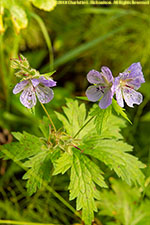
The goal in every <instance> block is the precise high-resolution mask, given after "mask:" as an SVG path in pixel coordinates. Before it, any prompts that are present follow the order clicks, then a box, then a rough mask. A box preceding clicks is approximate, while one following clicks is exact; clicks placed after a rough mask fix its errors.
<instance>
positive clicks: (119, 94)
mask: <svg viewBox="0 0 150 225" xmlns="http://www.w3.org/2000/svg"><path fill="white" fill-rule="evenodd" d="M120 80H121V76H118V77H116V78H115V81H114V91H115V93H116V100H117V103H118V105H120V106H121V107H124V101H123V96H122V90H121V86H120Z"/></svg>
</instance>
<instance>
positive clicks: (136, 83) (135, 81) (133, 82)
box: [127, 78, 141, 90]
mask: <svg viewBox="0 0 150 225" xmlns="http://www.w3.org/2000/svg"><path fill="white" fill-rule="evenodd" d="M127 84H128V86H131V87H133V88H134V89H135V90H137V89H139V88H140V87H141V80H140V79H139V78H135V79H132V80H130V81H128V82H127Z"/></svg>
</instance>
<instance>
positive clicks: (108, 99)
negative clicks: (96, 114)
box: [99, 89, 113, 109]
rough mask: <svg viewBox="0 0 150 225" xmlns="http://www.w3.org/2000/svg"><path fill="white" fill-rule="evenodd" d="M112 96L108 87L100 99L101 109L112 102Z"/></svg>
mask: <svg viewBox="0 0 150 225" xmlns="http://www.w3.org/2000/svg"><path fill="white" fill-rule="evenodd" d="M112 97H113V93H112V91H111V90H110V89H109V90H108V91H106V92H105V94H104V96H103V98H102V99H101V100H100V102H99V107H100V108H101V109H106V108H107V107H108V106H109V105H110V104H111V103H112Z"/></svg>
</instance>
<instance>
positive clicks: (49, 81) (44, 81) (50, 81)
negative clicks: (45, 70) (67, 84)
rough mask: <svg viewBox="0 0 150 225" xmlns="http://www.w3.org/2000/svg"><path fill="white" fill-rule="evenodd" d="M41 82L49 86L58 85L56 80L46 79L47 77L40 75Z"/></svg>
mask: <svg viewBox="0 0 150 225" xmlns="http://www.w3.org/2000/svg"><path fill="white" fill-rule="evenodd" d="M38 80H39V82H40V83H42V84H43V85H44V86H47V87H55V86H56V83H57V82H56V81H54V80H52V79H50V78H49V79H46V78H45V77H43V76H42V77H40V78H39V79H38Z"/></svg>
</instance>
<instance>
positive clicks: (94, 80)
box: [86, 66, 114, 109]
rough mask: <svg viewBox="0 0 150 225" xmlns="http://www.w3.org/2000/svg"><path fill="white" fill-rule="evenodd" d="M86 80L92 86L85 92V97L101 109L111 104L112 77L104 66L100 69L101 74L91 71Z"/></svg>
mask: <svg viewBox="0 0 150 225" xmlns="http://www.w3.org/2000/svg"><path fill="white" fill-rule="evenodd" d="M87 80H88V81H89V82H90V83H91V84H94V85H91V86H89V87H88V88H87V90H86V96H87V97H88V99H89V100H90V101H92V102H96V101H98V100H99V99H100V98H101V97H102V99H101V100H100V102H99V107H100V108H101V109H105V108H107V107H108V106H109V105H110V104H111V103H112V98H113V95H114V87H113V80H114V78H113V76H112V73H111V71H110V69H109V68H108V67H106V66H103V67H102V68H101V72H98V71H96V70H91V71H90V72H89V73H88V74H87Z"/></svg>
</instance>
